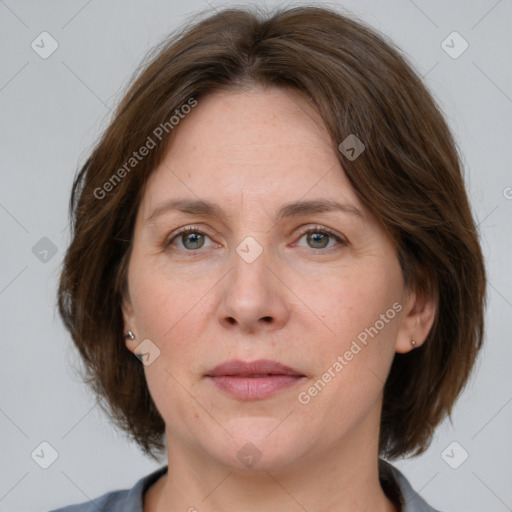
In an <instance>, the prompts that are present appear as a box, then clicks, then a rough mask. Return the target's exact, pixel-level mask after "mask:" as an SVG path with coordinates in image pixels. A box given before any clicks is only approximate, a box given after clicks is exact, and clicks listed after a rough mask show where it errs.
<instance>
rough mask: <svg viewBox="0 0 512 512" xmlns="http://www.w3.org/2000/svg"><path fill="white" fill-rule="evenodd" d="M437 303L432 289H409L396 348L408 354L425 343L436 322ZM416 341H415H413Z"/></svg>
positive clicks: (401, 352)
mask: <svg viewBox="0 0 512 512" xmlns="http://www.w3.org/2000/svg"><path fill="white" fill-rule="evenodd" d="M436 310H437V304H436V302H435V298H434V294H433V292H432V291H408V292H407V293H406V299H405V304H404V312H403V316H402V322H401V324H400V327H399V329H398V335H397V339H396V347H395V350H396V352H398V353H399V354H406V353H407V352H410V351H411V350H413V349H414V348H418V347H419V346H421V345H423V343H425V340H426V339H427V336H428V333H429V332H430V329H431V328H432V325H433V324H434V319H435V316H436ZM413 342H414V343H413Z"/></svg>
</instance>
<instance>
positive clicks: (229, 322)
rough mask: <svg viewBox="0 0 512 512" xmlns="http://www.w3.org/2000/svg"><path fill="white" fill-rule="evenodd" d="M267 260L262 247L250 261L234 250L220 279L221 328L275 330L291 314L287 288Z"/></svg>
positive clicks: (252, 331) (259, 330)
mask: <svg viewBox="0 0 512 512" xmlns="http://www.w3.org/2000/svg"><path fill="white" fill-rule="evenodd" d="M269 263H271V262H270V258H268V257H267V253H266V251H265V250H264V251H263V253H262V254H260V255H259V256H258V257H257V258H256V260H254V261H252V262H248V261H246V260H245V259H244V258H243V257H241V256H240V255H239V254H238V253H237V252H234V254H233V268H232V270H231V272H229V274H228V276H227V279H225V280H223V290H222V298H221V301H220V304H219V308H218V316H219V321H220V322H221V323H222V324H223V326H224V327H226V328H229V329H239V330H242V331H243V332H245V333H257V332H270V331H275V330H278V329H280V328H282V327H283V326H284V325H285V324H286V322H287V320H288V317H289V314H290V312H289V303H288V301H287V300H286V290H287V289H286V286H285V285H284V284H283V281H282V280H281V279H279V277H278V272H276V270H275V268H276V265H272V267H274V268H271V267H270V266H269Z"/></svg>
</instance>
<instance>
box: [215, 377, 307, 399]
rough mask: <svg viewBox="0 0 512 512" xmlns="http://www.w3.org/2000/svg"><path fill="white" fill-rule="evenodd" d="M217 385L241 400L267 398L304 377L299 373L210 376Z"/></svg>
mask: <svg viewBox="0 0 512 512" xmlns="http://www.w3.org/2000/svg"><path fill="white" fill-rule="evenodd" d="M209 378H210V379H211V380H212V381H213V382H214V383H215V385H216V386H217V387H219V388H220V389H222V390H223V391H226V392H227V393H229V394H230V395H232V396H234V397H235V398H238V399H239V400H258V399H261V398H267V397H269V396H271V395H273V394H274V393H277V392H278V391H282V390H283V389H287V388H289V387H291V386H293V385H295V384H297V383H298V382H299V381H301V380H302V379H303V377H302V376H299V375H269V376H268V377H234V376H228V375H224V376H219V377H209Z"/></svg>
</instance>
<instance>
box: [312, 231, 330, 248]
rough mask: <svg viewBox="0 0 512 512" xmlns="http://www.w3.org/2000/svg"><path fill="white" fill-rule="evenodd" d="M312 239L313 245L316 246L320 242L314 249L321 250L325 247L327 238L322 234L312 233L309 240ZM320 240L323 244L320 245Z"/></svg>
mask: <svg viewBox="0 0 512 512" xmlns="http://www.w3.org/2000/svg"><path fill="white" fill-rule="evenodd" d="M311 239H312V241H313V244H316V243H318V242H320V245H319V246H318V245H317V246H316V247H320V248H323V247H325V246H326V245H327V243H326V242H327V236H326V235H325V234H323V233H312V234H310V240H311ZM322 239H323V241H324V242H325V243H322Z"/></svg>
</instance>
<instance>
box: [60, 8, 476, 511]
mask: <svg viewBox="0 0 512 512" xmlns="http://www.w3.org/2000/svg"><path fill="white" fill-rule="evenodd" d="M71 210H72V215H73V238H72V241H71V244H70V247H69V249H68V252H67V255H66V258H65V261H64V268H63V270H62V275H61V281H60V288H59V307H60V313H61V315H62V317H63V319H64V322H65V325H66V327H67V328H68V330H69V331H70V333H71V335H72V337H73V340H74V342H75V344H76V346H77V347H78V349H79V351H80V353H81V355H82V357H83V359H84V361H85V363H86V366H87V369H88V371H89V380H90V382H91V384H92V385H93V387H94V389H95V391H96V392H97V393H98V394H99V395H100V396H101V397H103V398H104V399H105V404H106V408H107V410H108V411H109V413H110V415H111V416H112V418H113V420H114V421H116V422H117V424H118V425H119V426H120V427H121V428H123V429H124V430H125V431H126V432H128V433H129V434H130V435H131V437H132V438H133V439H134V440H135V441H136V442H137V443H138V444H139V445H140V446H141V448H142V449H143V450H144V451H145V452H146V453H148V454H150V455H153V456H155V457H156V456H157V455H158V454H159V453H162V452H164V451H166V454H167V462H168V464H167V466H165V467H163V468H161V469H160V470H158V471H156V472H155V473H152V474H151V475H148V476H146V477H144V478H142V479H141V480H140V481H139V482H138V483H137V484H136V485H135V486H134V487H133V488H132V489H131V490H130V491H114V492H111V493H108V494H106V495H104V496H102V497H100V498H97V499H96V500H94V501H91V502H88V503H84V504H82V505H77V506H75V507H68V508H64V509H60V510H61V512H63V511H66V510H68V511H75V512H76V511H89V510H96V509H98V508H99V509H100V510H104V511H117V510H123V511H127V510H130V511H138V512H141V511H144V512H164V511H171V510H172V511H174V510H189V511H194V510H198V511H201V512H202V511H220V510H223V511H224V510H226V511H227V510H240V509H243V510H250V511H252V510H265V511H273V510H297V511H298V510H327V509H329V510H340V511H341V510H352V511H353V510H372V511H407V512H411V511H432V510H434V509H433V508H432V507H430V506H429V505H427V504H426V503H425V502H424V500H422V498H420V497H419V496H418V495H417V494H416V493H415V492H414V491H413V489H412V488H411V486H410V484H409V483H408V482H407V480H406V478H405V477H404V476H403V475H402V474H401V473H400V472H399V471H398V470H397V469H396V468H394V467H393V466H392V465H391V464H390V463H389V462H386V461H385V460H384V458H386V459H388V460H392V459H394V458H397V457H399V456H405V455H417V454H419V453H421V452H423V451H424V450H425V449H426V448H427V447H428V444H429V442H430V440H431V437H432V434H433V431H434V428H435V427H436V426H437V425H438V424H439V423H440V422H441V420H442V419H443V418H445V416H446V415H447V414H449V412H450V411H451V409H452V406H453V404H454V402H455V400H456V398H457V397H458V395H459V394H460V392H461V390H462V389H463V387H464V385H465V383H466V381H467V379H468V375H469V373H470V371H471V369H472V367H473V364H474V362H475V358H476V356H477V353H478V351H479V349H480V346H481V342H482V333H483V305H484V290H485V271H484V266H483V260H482V254H481V251H480V246H479V243H478V237H477V233H476V230H475V224H474V221H473V218H472V215H471V211H470V207H469V204H468V199H467V196H466V192H465V189H464V183H463V179H462V176H461V165H460V161H459V157H458V154H457V150H456V146H455V144H454V141H453V138H452V136H451V134H450V131H449V129H448V127H447V125H446V122H445V121H444V119H443V117H442V115H441V113H440V111H439V109H438V107H437V106H436V104H435V102H434V100H433V99H432V97H431V95H430V94H429V92H428V91H427V90H426V88H425V86H424V85H423V84H422V83H421V81H420V80H419V78H418V76H417V75H416V74H415V72H414V71H413V70H412V69H411V67H410V66H409V65H408V64H407V62H406V61H405V59H404V58H403V57H402V56H401V55H400V54H399V52H398V51H397V50H396V49H394V48H393V47H392V46H391V45H390V44H389V43H387V42H386V41H385V40H384V39H383V38H382V36H380V35H378V34H376V33H375V32H374V31H373V30H372V29H370V28H368V27H366V26H364V25H362V24H360V23H358V22H355V21H353V20H351V19H349V18H347V17H345V16H342V15H340V14H338V13H335V12H333V11H330V10H327V9H323V8H316V7H299V8H294V9H288V10H282V11H280V12H277V13H275V14H273V15H270V16H263V15H259V14H257V13H254V12H253V11H248V10H240V9H228V10H224V11H221V12H219V13H217V14H215V15H213V16H210V17H209V18H207V19H204V20H203V21H200V22H197V23H195V24H194V25H191V26H189V27H187V29H186V30H185V31H184V32H183V33H182V34H181V35H180V37H178V38H177V39H173V40H171V41H170V42H165V43H164V44H163V45H162V46H161V47H160V48H158V49H157V51H156V52H155V54H154V55H153V57H152V59H151V61H150V62H149V63H148V64H147V66H146V67H145V68H144V69H143V70H142V71H141V73H140V74H139V75H138V77H137V78H136V80H135V81H134V83H133V85H132V86H131V88H130V89H129V91H128V92H127V94H126V96H125V97H124V99H123V100H122V102H121V104H120V105H119V107H118V110H117V113H116V115H115V117H114V119H113V121H112V122H111V124H110V126H109V127H108V129H107V130H106V132H105V133H104V135H103V137H102V139H101V140H100V142H99V143H98V145H97V147H96V148H95V150H94V152H93V153H92V155H91V156H90V158H89V159H88V161H87V162H86V164H85V165H84V167H83V168H82V170H81V171H80V173H79V175H78V176H77V178H76V180H75V183H74V188H73V194H72V199H71ZM133 355H135V356H137V357H133Z"/></svg>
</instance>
